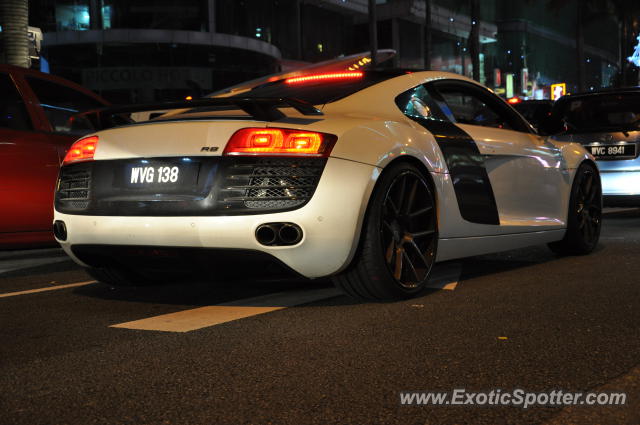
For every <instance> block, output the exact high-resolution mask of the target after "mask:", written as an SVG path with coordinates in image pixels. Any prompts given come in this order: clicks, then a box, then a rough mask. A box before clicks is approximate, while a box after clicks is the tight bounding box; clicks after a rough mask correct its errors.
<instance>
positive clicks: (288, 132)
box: [223, 128, 337, 157]
mask: <svg viewBox="0 0 640 425" xmlns="http://www.w3.org/2000/svg"><path fill="white" fill-rule="evenodd" d="M336 140H337V137H336V136H334V135H333V134H325V133H318V132H315V131H300V130H292V129H286V128H243V129H241V130H238V131H236V132H235V133H234V134H233V136H231V139H229V142H228V143H227V146H226V147H225V148H224V152H223V155H282V156H292V155H293V156H298V155H303V156H321V157H327V156H329V154H330V153H331V149H332V148H333V145H334V144H335V142H336Z"/></svg>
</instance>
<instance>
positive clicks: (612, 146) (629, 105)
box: [543, 87, 640, 207]
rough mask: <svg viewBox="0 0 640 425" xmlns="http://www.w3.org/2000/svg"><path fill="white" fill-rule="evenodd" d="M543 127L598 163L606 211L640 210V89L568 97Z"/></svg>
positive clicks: (556, 107)
mask: <svg viewBox="0 0 640 425" xmlns="http://www.w3.org/2000/svg"><path fill="white" fill-rule="evenodd" d="M543 127H544V128H543V129H544V130H545V132H546V133H548V134H555V135H554V136H553V138H554V139H555V140H558V141H569V142H579V143H581V144H582V145H584V146H585V148H586V149H587V150H588V151H589V152H590V153H591V154H592V155H593V156H594V157H595V159H596V163H597V165H598V168H599V169H600V173H601V176H602V191H603V195H604V204H605V205H606V206H620V207H637V206H640V158H638V154H639V153H640V152H639V151H638V144H640V87H630V88H620V89H615V90H602V91H598V92H589V93H584V94H572V95H567V96H564V97H562V98H560V99H559V100H558V101H557V102H556V103H555V105H554V107H553V109H552V112H551V116H550V118H549V120H548V122H546V123H545V125H544V126H543Z"/></svg>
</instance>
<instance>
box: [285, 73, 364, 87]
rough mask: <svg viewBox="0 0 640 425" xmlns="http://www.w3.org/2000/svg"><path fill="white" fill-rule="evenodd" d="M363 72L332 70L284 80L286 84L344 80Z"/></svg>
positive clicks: (360, 76)
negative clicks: (327, 72) (329, 72)
mask: <svg viewBox="0 0 640 425" xmlns="http://www.w3.org/2000/svg"><path fill="white" fill-rule="evenodd" d="M363 75H364V74H363V73H362V72H360V71H357V72H334V73H331V74H314V75H305V76H302V77H293V78H287V79H286V80H284V82H285V83H287V84H296V83H306V82H312V81H320V80H344V79H345V78H362V76H363Z"/></svg>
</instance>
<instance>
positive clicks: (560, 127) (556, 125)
mask: <svg viewBox="0 0 640 425" xmlns="http://www.w3.org/2000/svg"><path fill="white" fill-rule="evenodd" d="M538 130H539V131H540V133H542V134H544V135H547V136H548V135H552V134H557V133H560V132H562V131H564V130H565V127H564V123H563V122H562V120H561V119H560V118H558V117H557V116H555V115H553V114H548V115H546V116H545V117H543V118H542V119H540V123H539V124H538Z"/></svg>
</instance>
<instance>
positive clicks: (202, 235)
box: [54, 158, 380, 278]
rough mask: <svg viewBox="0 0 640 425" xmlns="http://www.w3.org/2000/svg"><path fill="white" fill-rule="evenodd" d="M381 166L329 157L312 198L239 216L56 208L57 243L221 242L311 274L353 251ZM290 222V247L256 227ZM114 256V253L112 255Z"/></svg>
mask: <svg viewBox="0 0 640 425" xmlns="http://www.w3.org/2000/svg"><path fill="white" fill-rule="evenodd" d="M379 172H380V171H379V169H378V168H376V167H374V166H371V165H366V164H361V163H356V162H353V161H346V160H341V159H337V158H330V159H329V160H328V161H327V164H326V166H325V169H324V172H323V174H322V177H321V179H320V182H319V183H318V187H317V189H316V191H315V193H314V195H313V197H312V198H311V200H310V201H309V202H308V203H307V204H306V205H305V206H303V207H302V208H299V209H296V210H292V211H286V212H279V213H271V214H255V215H241V216H208V217H203V216H154V217H148V216H93V215H73V214H63V213H61V212H59V211H55V213H54V220H61V221H63V222H65V224H66V227H67V234H68V237H67V240H66V241H59V243H60V245H61V246H62V248H63V249H64V250H65V251H66V252H67V254H69V255H70V256H71V257H72V258H73V259H74V260H75V261H76V262H78V263H79V264H81V265H88V264H86V263H85V262H83V261H82V260H81V259H80V258H78V256H76V255H75V254H74V252H73V247H74V245H101V246H104V245H109V246H143V247H154V246H155V247H174V248H175V247H185V248H219V249H240V250H249V251H258V252H262V253H265V254H268V255H270V256H272V257H274V258H275V259H277V260H278V261H279V262H281V263H283V264H284V265H286V266H287V267H289V268H291V269H292V270H294V271H295V272H297V273H299V274H301V275H303V276H306V277H310V278H314V277H321V276H326V275H330V274H333V273H336V272H338V271H340V270H341V269H343V268H344V267H346V266H347V265H348V264H349V262H350V260H351V258H352V257H353V254H354V251H355V248H356V245H357V240H358V235H359V233H360V228H361V225H362V220H363V217H364V212H365V209H366V205H367V203H368V200H369V196H370V194H371V191H372V190H373V186H374V185H375V182H376V180H377V178H378V175H379ZM273 222H289V223H295V224H297V225H299V226H300V227H301V228H302V231H303V235H304V236H303V238H302V240H301V241H300V242H299V243H298V244H296V245H292V246H264V245H261V244H260V243H258V242H257V240H256V238H255V231H256V229H257V227H258V226H260V225H261V224H264V223H273ZM113 255H116V254H113Z"/></svg>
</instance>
